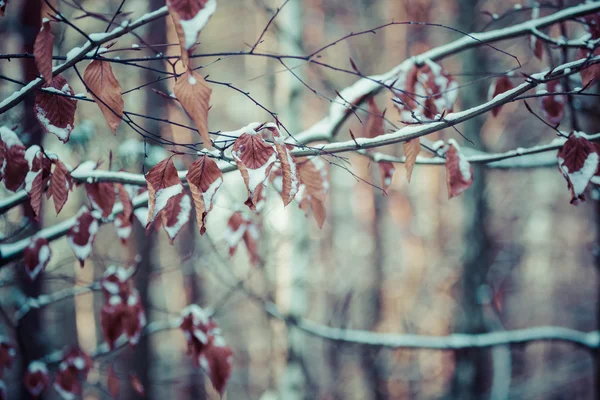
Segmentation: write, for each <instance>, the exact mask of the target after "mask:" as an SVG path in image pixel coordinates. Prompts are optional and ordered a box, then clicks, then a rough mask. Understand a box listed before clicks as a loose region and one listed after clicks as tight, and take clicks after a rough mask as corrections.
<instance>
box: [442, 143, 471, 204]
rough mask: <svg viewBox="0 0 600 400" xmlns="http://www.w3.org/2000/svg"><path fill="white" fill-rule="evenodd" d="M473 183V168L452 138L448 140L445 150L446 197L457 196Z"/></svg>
mask: <svg viewBox="0 0 600 400" xmlns="http://www.w3.org/2000/svg"><path fill="white" fill-rule="evenodd" d="M472 183H473V168H472V167H471V164H469V162H468V161H467V160H466V159H465V157H464V156H463V155H462V153H461V152H460V148H459V147H458V144H457V143H456V142H455V141H454V139H450V140H449V141H448V150H447V151H446V184H447V186H448V198H449V199H451V198H453V197H456V196H458V195H459V194H461V193H462V192H464V191H465V190H467V189H468V188H469V187H470V186H471V184H472Z"/></svg>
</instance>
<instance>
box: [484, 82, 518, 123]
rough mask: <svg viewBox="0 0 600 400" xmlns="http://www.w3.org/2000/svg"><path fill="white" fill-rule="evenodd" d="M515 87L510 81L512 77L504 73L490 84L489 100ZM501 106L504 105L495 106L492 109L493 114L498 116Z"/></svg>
mask: <svg viewBox="0 0 600 400" xmlns="http://www.w3.org/2000/svg"><path fill="white" fill-rule="evenodd" d="M513 87H514V86H513V84H512V82H511V81H510V78H509V77H508V76H506V75H502V76H501V77H499V78H498V79H496V80H495V81H494V82H493V83H492V84H491V85H490V89H489V91H488V101H491V100H492V99H493V98H494V97H496V96H498V95H499V94H501V93H504V92H506V91H507V90H510V89H512V88H513ZM501 108H502V106H498V107H494V108H493V109H492V116H494V117H496V116H498V114H499V113H500V109H501Z"/></svg>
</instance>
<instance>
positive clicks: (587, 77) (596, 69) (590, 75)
mask: <svg viewBox="0 0 600 400" xmlns="http://www.w3.org/2000/svg"><path fill="white" fill-rule="evenodd" d="M599 54H600V50H599V49H596V50H594V52H593V53H592V54H591V56H597V55H599ZM588 56H590V53H589V51H588V50H585V49H580V50H579V53H578V58H586V59H587V58H588ZM579 74H580V75H581V83H582V85H583V87H586V86H588V85H589V84H590V82H592V81H593V80H596V81H597V80H599V79H600V64H592V65H590V66H588V67H585V68H584V69H582V70H581V71H579Z"/></svg>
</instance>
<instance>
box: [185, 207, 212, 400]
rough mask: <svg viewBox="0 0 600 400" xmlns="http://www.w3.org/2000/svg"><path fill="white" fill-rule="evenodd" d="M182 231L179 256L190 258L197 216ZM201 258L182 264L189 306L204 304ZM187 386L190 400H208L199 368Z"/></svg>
mask: <svg viewBox="0 0 600 400" xmlns="http://www.w3.org/2000/svg"><path fill="white" fill-rule="evenodd" d="M182 229H183V230H184V232H181V233H180V234H179V237H178V240H179V244H178V247H179V254H180V255H181V257H182V258H183V257H188V256H189V255H190V254H191V253H192V252H194V247H195V243H196V237H197V232H198V228H197V227H196V216H195V215H194V213H192V215H191V216H190V221H189V222H188V223H187V224H186V225H184V226H183V228H182ZM199 256H200V255H199V254H194V257H191V258H190V259H189V261H188V262H187V263H182V265H183V266H185V269H184V271H183V274H184V276H186V277H187V279H186V284H187V285H188V286H187V287H186V288H185V289H186V294H187V304H192V303H193V304H198V305H200V306H202V305H203V303H204V296H203V292H202V281H201V280H200V275H199V274H197V271H196V270H195V268H194V265H193V260H195V259H196V257H199ZM186 264H187V265H186ZM187 385H188V389H189V393H190V395H189V398H190V400H205V399H206V387H205V385H206V383H205V374H204V372H202V371H201V370H200V369H199V368H193V369H192V372H191V373H190V375H189V381H188V384H187Z"/></svg>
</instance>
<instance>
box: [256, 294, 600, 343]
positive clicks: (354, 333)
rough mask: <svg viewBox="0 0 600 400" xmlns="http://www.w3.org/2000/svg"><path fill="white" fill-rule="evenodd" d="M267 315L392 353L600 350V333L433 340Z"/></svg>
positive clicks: (521, 332) (272, 310) (271, 307)
mask: <svg viewBox="0 0 600 400" xmlns="http://www.w3.org/2000/svg"><path fill="white" fill-rule="evenodd" d="M264 306H265V311H266V312H267V313H268V314H269V315H270V316H272V317H274V318H277V319H280V320H282V321H284V322H286V323H287V324H288V325H291V326H293V327H295V328H297V329H299V330H301V331H303V332H305V333H307V334H309V335H312V336H316V337H320V338H322V339H326V340H332V341H336V342H342V343H348V344H358V345H366V346H376V347H387V348H392V349H400V348H414V349H438V350H459V349H467V348H478V347H493V346H502V345H507V344H519V343H529V342H533V341H542V340H544V341H547V340H555V341H562V342H569V343H573V344H576V345H579V346H583V347H586V348H588V349H598V348H600V331H591V332H582V331H578V330H575V329H570V328H564V327H560V326H537V327H532V328H525V329H515V330H507V331H501V332H488V333H478V334H467V333H453V334H450V335H447V336H429V335H419V334H408V333H380V332H372V331H365V330H358V329H343V328H333V327H330V326H327V325H323V324H318V323H316V322H312V321H308V320H305V319H301V318H300V319H298V318H288V317H286V316H285V315H283V314H281V313H280V312H279V310H278V309H277V307H276V306H275V304H273V303H270V302H266V303H265V304H264Z"/></svg>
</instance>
